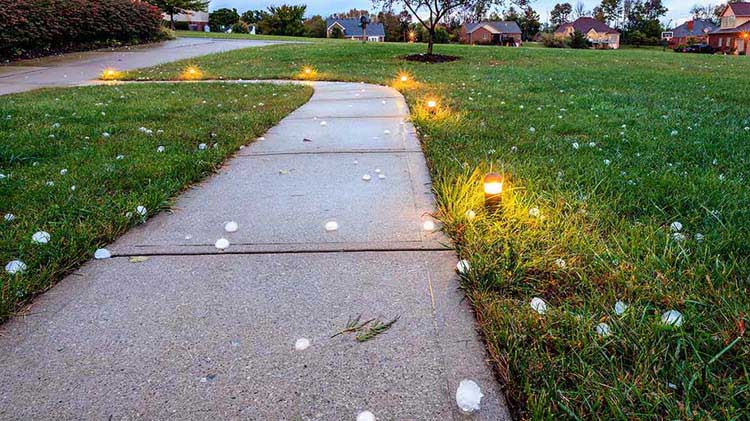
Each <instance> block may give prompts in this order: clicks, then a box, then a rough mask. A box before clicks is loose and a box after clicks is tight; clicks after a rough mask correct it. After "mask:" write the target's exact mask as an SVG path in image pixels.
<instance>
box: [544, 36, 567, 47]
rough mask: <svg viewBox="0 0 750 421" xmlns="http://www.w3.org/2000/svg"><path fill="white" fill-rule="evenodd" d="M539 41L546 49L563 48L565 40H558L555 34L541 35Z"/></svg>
mask: <svg viewBox="0 0 750 421" xmlns="http://www.w3.org/2000/svg"><path fill="white" fill-rule="evenodd" d="M541 41H542V44H544V46H545V47H547V48H565V39H564V38H558V37H556V36H555V34H542V36H541Z"/></svg>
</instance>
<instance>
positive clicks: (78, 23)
mask: <svg viewBox="0 0 750 421" xmlns="http://www.w3.org/2000/svg"><path fill="white" fill-rule="evenodd" d="M161 21H162V15H161V11H160V10H159V9H158V8H156V7H154V6H152V5H150V4H148V3H145V2H139V1H138V2H136V1H132V0H0V58H2V59H3V60H6V59H11V58H18V57H27V56H36V55H45V54H51V53H56V52H64V51H72V50H82V49H87V48H92V47H97V46H105V45H118V44H123V43H137V42H146V41H152V40H156V39H159V37H160V34H162V32H161V30H160V27H161Z"/></svg>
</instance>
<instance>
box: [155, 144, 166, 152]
mask: <svg viewBox="0 0 750 421" xmlns="http://www.w3.org/2000/svg"><path fill="white" fill-rule="evenodd" d="M156 152H159V153H162V152H164V146H161V145H159V147H158V148H156Z"/></svg>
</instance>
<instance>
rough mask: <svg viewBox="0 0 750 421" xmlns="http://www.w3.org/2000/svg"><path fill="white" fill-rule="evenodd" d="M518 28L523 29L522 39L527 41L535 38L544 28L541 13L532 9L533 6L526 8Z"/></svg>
mask: <svg viewBox="0 0 750 421" xmlns="http://www.w3.org/2000/svg"><path fill="white" fill-rule="evenodd" d="M518 26H520V27H521V37H522V38H523V39H524V40H525V41H528V40H530V39H532V38H534V36H536V34H538V33H539V30H540V29H541V27H542V22H541V20H540V19H539V13H537V12H536V11H535V10H534V9H532V8H531V6H526V7H525V8H524V9H523V15H522V16H520V18H519V19H518Z"/></svg>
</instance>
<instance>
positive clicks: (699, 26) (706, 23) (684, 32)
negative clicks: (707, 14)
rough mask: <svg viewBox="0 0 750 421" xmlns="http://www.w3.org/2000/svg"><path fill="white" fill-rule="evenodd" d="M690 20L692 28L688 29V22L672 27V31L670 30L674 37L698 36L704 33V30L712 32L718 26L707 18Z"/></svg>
mask: <svg viewBox="0 0 750 421" xmlns="http://www.w3.org/2000/svg"><path fill="white" fill-rule="evenodd" d="M692 22H693V29H692V30H690V22H685V23H683V24H682V25H680V26H678V27H676V28H674V31H672V33H673V34H674V37H676V38H682V37H698V36H703V35H705V34H706V32H704V30H708V32H713V31H715V30H716V29H718V28H719V27H718V26H716V25H714V23H713V22H711V21H710V20H708V19H695V20H693V21H692Z"/></svg>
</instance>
